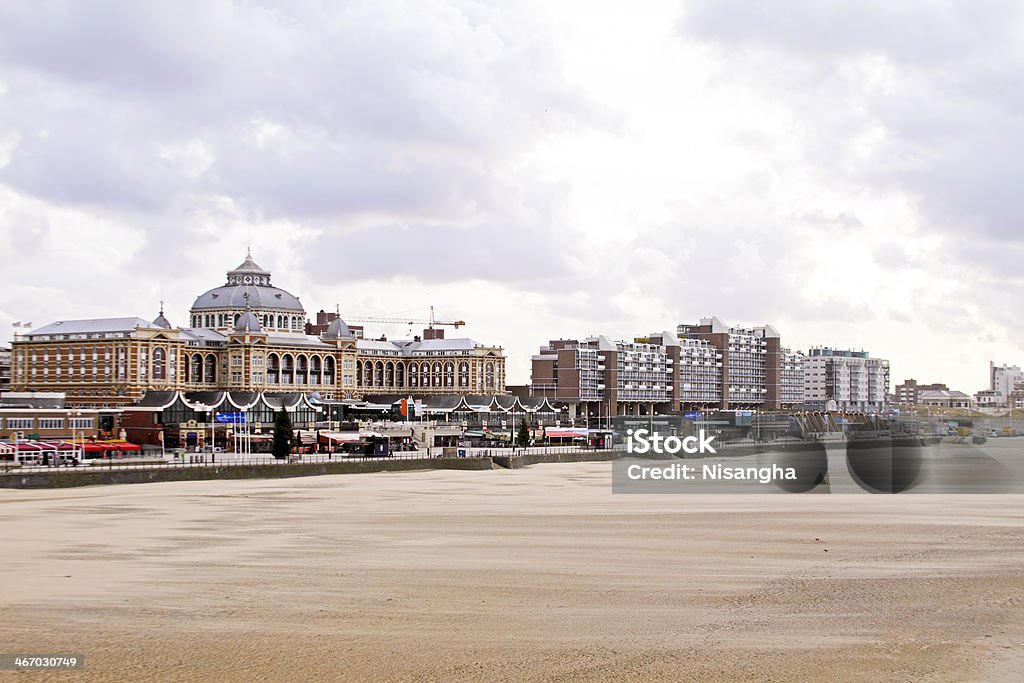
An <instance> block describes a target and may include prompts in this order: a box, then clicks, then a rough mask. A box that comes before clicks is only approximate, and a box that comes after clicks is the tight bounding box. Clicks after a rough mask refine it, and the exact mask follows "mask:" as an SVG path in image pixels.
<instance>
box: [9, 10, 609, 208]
mask: <svg viewBox="0 0 1024 683" xmlns="http://www.w3.org/2000/svg"><path fill="white" fill-rule="evenodd" d="M241 26H244V31H243V30H239V27H241ZM0 80H4V81H7V82H8V83H9V84H10V92H9V93H8V94H7V95H6V96H5V99H6V102H4V104H5V105H10V106H4V107H0V130H3V129H7V130H13V131H17V132H18V133H19V134H20V136H21V142H20V144H19V145H18V147H17V148H16V149H15V151H14V154H13V155H12V159H11V162H10V164H9V165H8V166H7V167H6V168H4V169H2V170H0V182H6V183H8V184H9V185H11V186H12V187H15V188H17V189H19V190H21V191H23V192H28V193H30V194H32V195H34V196H37V197H40V198H43V199H49V200H55V201H59V202H67V203H72V204H74V203H82V204H89V205H92V206H104V207H108V208H111V209H115V210H116V209H125V210H150V211H159V210H166V209H167V208H168V207H170V206H173V205H175V204H176V203H182V202H183V201H194V200H196V199H197V198H198V200H199V201H202V198H204V197H207V198H208V197H211V196H218V195H219V196H224V197H228V198H230V199H232V200H235V201H236V202H239V203H240V204H241V205H242V206H243V207H245V208H246V209H247V210H250V211H253V212H255V213H256V214H260V215H268V216H272V217H273V216H284V217H297V218H301V219H310V220H315V219H318V218H319V219H332V220H338V219H345V218H346V217H348V216H351V215H353V214H358V213H360V212H365V211H385V212H388V213H391V214H394V215H395V216H396V217H399V218H401V219H404V220H416V219H422V218H423V217H426V218H434V217H437V216H445V215H447V214H448V213H449V212H450V211H452V210H453V207H455V210H456V211H458V210H461V209H462V207H465V206H466V205H472V204H475V203H478V202H479V201H480V198H481V197H483V198H486V197H488V196H490V197H492V198H498V197H501V196H502V195H503V194H506V193H507V191H508V189H507V188H505V187H503V186H502V182H503V181H502V177H501V174H500V172H499V171H500V169H501V168H502V167H503V166H505V165H507V164H509V163H511V162H512V161H513V160H514V159H516V157H517V156H518V155H519V154H520V152H521V150H522V149H524V148H529V147H530V146H531V145H532V144H533V143H535V142H536V141H538V140H540V139H541V138H543V137H544V136H546V135H548V134H550V133H551V132H554V131H556V130H559V129H561V128H563V127H564V126H566V125H570V124H571V123H572V122H574V121H578V120H581V117H582V116H583V115H584V114H586V115H588V116H589V114H590V113H593V112H592V110H591V105H589V104H588V103H587V101H586V100H585V98H584V97H583V96H582V95H580V94H579V93H577V92H574V91H573V89H572V88H571V87H570V86H569V85H568V84H567V83H566V82H565V81H564V79H563V78H562V77H561V76H560V67H559V64H558V61H557V58H556V57H555V56H554V52H553V50H552V49H551V47H550V46H547V45H546V44H545V40H544V32H543V27H541V26H540V25H539V24H538V23H537V22H536V21H535V20H534V19H533V18H532V17H531V15H530V13H529V10H528V9H527V8H524V7H519V6H509V7H505V8H502V9H501V10H496V9H493V8H488V7H485V6H482V5H476V4H474V3H458V2H454V3H447V2H434V3H428V4H422V5H416V6H404V7H398V6H395V5H388V4H382V3H372V2H367V3H356V4H354V5H351V6H347V7H344V8H341V7H334V6H331V5H326V6H325V5H322V4H320V3H303V2H295V3H290V4H288V5H285V6H280V7H275V8H273V9H267V8H264V7H260V6H258V5H254V4H249V3H244V4H243V3H235V2H228V1H226V0H221V1H218V2H208V3H207V2H203V3H194V4H192V5H187V6H184V7H182V6H181V5H178V4H175V5H173V6H172V5H166V4H163V3H130V4H124V3H113V4H110V3H96V4H90V5H89V6H79V5H75V4H70V5H69V4H65V3H39V4H34V5H33V7H32V8H26V7H25V6H17V5H8V6H5V7H4V9H3V10H0ZM601 117H602V115H601V114H600V112H598V113H597V118H598V119H599V120H600V119H601ZM261 121H262V122H266V124H267V125H269V126H279V127H280V129H281V130H282V131H283V132H282V135H283V136H285V138H284V140H283V142H282V143H281V144H275V143H274V141H273V139H270V140H265V141H264V144H262V145H260V144H258V143H257V140H256V135H255V132H254V131H255V127H257V126H258V125H259V124H258V122H261ZM41 129H45V130H46V131H48V135H47V136H45V137H44V136H41V135H38V134H37V133H38V131H39V130H41ZM190 144H202V145H204V146H205V147H206V148H207V149H208V150H209V154H210V156H211V159H210V161H211V163H210V164H209V166H208V168H206V169H205V170H203V171H202V172H196V173H195V174H193V175H191V176H187V177H186V176H185V175H183V174H182V173H181V172H180V169H178V168H175V167H173V164H169V163H168V162H167V161H166V160H164V159H162V158H161V157H160V151H161V150H165V149H168V148H169V149H176V148H183V147H186V146H188V145H190ZM493 201H496V200H492V204H493ZM487 208H493V206H492V207H487ZM470 210H479V207H475V209H474V207H470Z"/></svg>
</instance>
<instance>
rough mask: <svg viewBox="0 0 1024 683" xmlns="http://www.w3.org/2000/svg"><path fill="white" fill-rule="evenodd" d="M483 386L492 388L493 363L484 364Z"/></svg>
mask: <svg viewBox="0 0 1024 683" xmlns="http://www.w3.org/2000/svg"><path fill="white" fill-rule="evenodd" d="M484 386H486V387H487V388H488V389H493V388H494V363H488V364H487V365H485V366H484Z"/></svg>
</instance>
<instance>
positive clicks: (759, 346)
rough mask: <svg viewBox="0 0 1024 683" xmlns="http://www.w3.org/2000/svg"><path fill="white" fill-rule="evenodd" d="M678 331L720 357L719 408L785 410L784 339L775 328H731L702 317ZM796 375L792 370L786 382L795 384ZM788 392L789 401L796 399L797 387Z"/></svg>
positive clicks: (788, 389)
mask: <svg viewBox="0 0 1024 683" xmlns="http://www.w3.org/2000/svg"><path fill="white" fill-rule="evenodd" d="M677 332H678V335H679V338H680V339H690V340H697V341H703V342H706V343H708V344H709V345H710V346H711V347H712V348H714V349H715V351H716V352H717V354H720V356H721V358H720V361H721V368H720V369H721V377H720V382H721V387H722V389H721V398H720V400H719V402H718V407H719V408H722V409H729V408H751V409H763V410H777V409H779V408H781V407H782V405H783V400H782V393H783V392H782V388H783V385H782V365H783V362H782V361H783V354H782V345H781V337H780V335H779V332H778V331H777V330H776V329H775V328H774V327H772V326H771V325H762V326H760V327H750V328H745V327H730V326H728V325H726V324H725V323H723V322H722V321H721V320H719V319H718V318H715V317H711V318H702V319H701V321H700V322H699V323H697V324H695V325H692V324H685V323H684V324H681V325H679V327H678V328H677ZM792 360H793V359H791V361H792ZM791 365H792V362H791ZM796 372H797V371H796V370H793V369H792V368H790V370H789V371H788V375H787V380H788V381H792V380H793V378H794V376H795V373H796ZM787 391H788V398H790V399H793V398H795V395H794V391H795V386H790V387H788V388H787Z"/></svg>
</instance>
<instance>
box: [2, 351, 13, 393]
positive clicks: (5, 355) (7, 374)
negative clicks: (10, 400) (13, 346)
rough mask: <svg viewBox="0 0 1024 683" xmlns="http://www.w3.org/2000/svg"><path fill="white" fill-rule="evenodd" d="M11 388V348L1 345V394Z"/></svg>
mask: <svg viewBox="0 0 1024 683" xmlns="http://www.w3.org/2000/svg"><path fill="white" fill-rule="evenodd" d="M10 390H11V350H10V349H8V348H5V347H3V346H0V394H2V393H4V392H5V391H10Z"/></svg>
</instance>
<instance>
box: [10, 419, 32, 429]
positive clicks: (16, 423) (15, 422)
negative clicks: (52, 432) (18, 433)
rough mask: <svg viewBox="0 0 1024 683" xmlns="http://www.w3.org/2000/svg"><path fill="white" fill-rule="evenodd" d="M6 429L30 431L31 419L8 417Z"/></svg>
mask: <svg viewBox="0 0 1024 683" xmlns="http://www.w3.org/2000/svg"><path fill="white" fill-rule="evenodd" d="M7 428H8V429H32V418H31V417H9V418H7Z"/></svg>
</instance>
